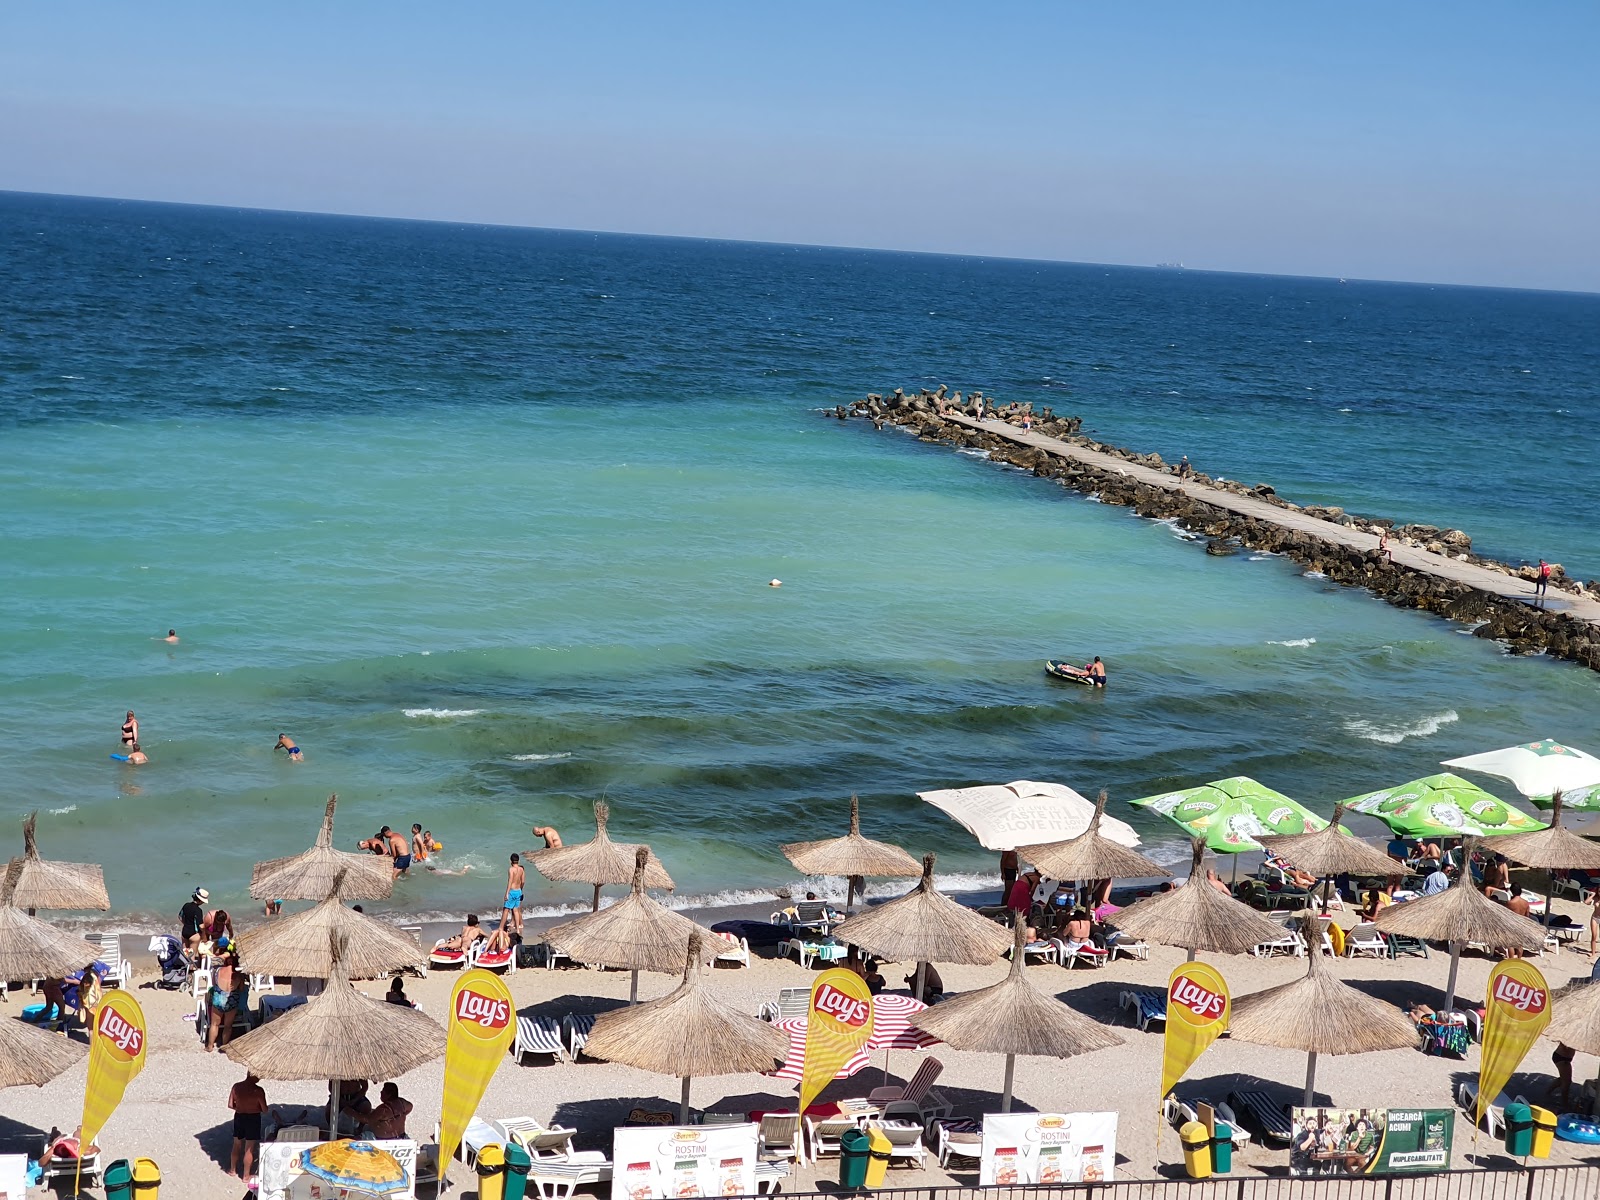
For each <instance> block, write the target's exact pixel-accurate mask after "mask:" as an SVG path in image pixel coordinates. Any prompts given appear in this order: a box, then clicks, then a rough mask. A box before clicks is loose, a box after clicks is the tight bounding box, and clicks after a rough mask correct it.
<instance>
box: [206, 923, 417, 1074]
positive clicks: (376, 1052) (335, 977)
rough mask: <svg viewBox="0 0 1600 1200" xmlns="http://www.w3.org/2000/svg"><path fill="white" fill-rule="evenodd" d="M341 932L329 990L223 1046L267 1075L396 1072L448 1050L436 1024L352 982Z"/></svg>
mask: <svg viewBox="0 0 1600 1200" xmlns="http://www.w3.org/2000/svg"><path fill="white" fill-rule="evenodd" d="M347 949H348V947H347V946H346V945H345V944H344V939H343V938H337V939H334V940H333V941H332V945H331V947H330V950H329V954H330V956H331V957H332V958H333V960H334V962H333V969H332V971H331V972H330V973H329V977H328V986H327V989H326V990H325V991H324V992H323V993H322V994H321V995H320V996H313V997H312V998H311V999H310V1000H309V1001H307V1002H306V1003H305V1004H302V1005H301V1006H300V1007H299V1008H292V1009H290V1010H289V1011H288V1012H286V1013H284V1014H283V1015H282V1016H280V1017H279V1018H278V1019H277V1020H275V1021H273V1022H271V1023H270V1024H267V1025H262V1026H259V1027H257V1028H255V1029H252V1030H251V1031H250V1032H249V1033H247V1034H245V1035H244V1036H243V1037H240V1038H236V1039H235V1040H233V1041H232V1042H229V1043H228V1044H227V1045H226V1046H224V1047H223V1053H224V1054H226V1055H227V1056H228V1057H229V1058H231V1059H232V1060H233V1061H234V1062H236V1063H239V1064H240V1065H241V1066H243V1067H246V1068H247V1069H249V1070H251V1071H253V1072H255V1074H256V1075H258V1076H260V1077H261V1078H262V1079H281V1080H294V1079H373V1080H377V1079H395V1078H398V1077H399V1076H401V1075H404V1074H405V1073H406V1072H407V1071H410V1070H412V1069H413V1068H416V1067H420V1066H421V1065H422V1064H423V1063H426V1062H431V1061H432V1060H434V1059H436V1058H438V1057H439V1056H440V1055H442V1054H443V1053H444V1048H445V1032H444V1030H443V1029H442V1028H441V1027H440V1026H439V1023H438V1022H437V1021H435V1020H434V1019H433V1018H432V1017H430V1016H428V1015H427V1014H425V1013H422V1012H419V1011H418V1010H416V1009H414V1008H404V1007H402V1006H400V1005H398V1004H390V1003H388V1002H387V1001H384V1000H373V999H370V998H369V997H366V996H363V995H362V994H361V993H360V992H358V991H356V990H355V988H353V987H351V986H350V982H349V976H348V975H347V974H346V973H345V969H344V963H343V959H344V956H345V953H346V951H347Z"/></svg>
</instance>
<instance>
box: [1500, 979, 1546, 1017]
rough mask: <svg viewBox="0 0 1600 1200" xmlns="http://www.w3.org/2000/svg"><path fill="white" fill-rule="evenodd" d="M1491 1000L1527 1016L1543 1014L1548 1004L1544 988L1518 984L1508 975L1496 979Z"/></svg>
mask: <svg viewBox="0 0 1600 1200" xmlns="http://www.w3.org/2000/svg"><path fill="white" fill-rule="evenodd" d="M1493 998H1494V999H1496V1000H1498V1001H1500V1002H1501V1003H1502V1004H1509V1005H1510V1006H1511V1007H1512V1008H1514V1009H1516V1010H1517V1011H1518V1012H1519V1013H1527V1014H1528V1015H1529V1016H1537V1015H1538V1014H1540V1013H1542V1012H1544V1010H1545V1007H1546V1006H1547V1005H1548V1004H1549V1003H1550V996H1549V994H1548V993H1547V992H1546V991H1545V989H1544V988H1542V987H1539V986H1538V985H1536V984H1527V983H1518V982H1517V981H1516V980H1515V979H1512V978H1511V976H1510V975H1500V976H1498V977H1496V979H1495V981H1494V993H1493Z"/></svg>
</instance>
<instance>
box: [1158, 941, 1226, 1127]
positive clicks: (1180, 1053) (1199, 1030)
mask: <svg viewBox="0 0 1600 1200" xmlns="http://www.w3.org/2000/svg"><path fill="white" fill-rule="evenodd" d="M1232 1006H1233V1002H1232V1001H1231V1000H1230V999H1229V998H1228V984H1227V981H1226V980H1224V979H1223V978H1222V976H1221V975H1220V974H1219V973H1218V971H1217V969H1216V968H1215V967H1212V966H1208V965H1207V964H1205V963H1202V962H1192V963H1184V964H1183V965H1182V966H1179V967H1176V968H1174V970H1173V972H1172V975H1171V976H1170V977H1169V978H1168V979H1167V1034H1166V1041H1165V1047H1164V1049H1163V1052H1162V1056H1161V1096H1162V1099H1163V1100H1164V1099H1165V1098H1166V1095H1167V1093H1168V1092H1170V1091H1171V1090H1172V1089H1173V1087H1174V1086H1176V1085H1177V1082H1178V1080H1180V1079H1182V1078H1183V1076H1184V1072H1186V1071H1187V1070H1188V1069H1189V1068H1190V1067H1192V1066H1194V1060H1195V1059H1197V1058H1199V1057H1200V1056H1201V1055H1202V1054H1204V1053H1205V1051H1206V1047H1207V1046H1209V1045H1211V1043H1212V1042H1214V1041H1216V1040H1217V1039H1218V1038H1219V1037H1221V1036H1222V1033H1223V1031H1224V1030H1226V1029H1227V1028H1228V1013H1229V1012H1230V1011H1231V1010H1232Z"/></svg>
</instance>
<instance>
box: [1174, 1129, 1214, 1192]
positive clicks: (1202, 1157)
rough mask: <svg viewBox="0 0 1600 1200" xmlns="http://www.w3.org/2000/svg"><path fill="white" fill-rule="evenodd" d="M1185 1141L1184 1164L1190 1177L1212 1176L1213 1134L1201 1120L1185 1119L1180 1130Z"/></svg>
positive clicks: (1179, 1133) (1180, 1138)
mask: <svg viewBox="0 0 1600 1200" xmlns="http://www.w3.org/2000/svg"><path fill="white" fill-rule="evenodd" d="M1178 1138H1179V1140H1181V1141H1182V1142H1183V1166H1184V1169H1185V1170H1186V1171H1188V1172H1189V1178H1190V1179H1210V1178H1211V1134H1210V1133H1209V1132H1208V1131H1207V1130H1206V1127H1205V1126H1204V1125H1202V1124H1200V1122H1199V1121H1185V1122H1184V1124H1183V1127H1182V1128H1181V1129H1179V1130H1178Z"/></svg>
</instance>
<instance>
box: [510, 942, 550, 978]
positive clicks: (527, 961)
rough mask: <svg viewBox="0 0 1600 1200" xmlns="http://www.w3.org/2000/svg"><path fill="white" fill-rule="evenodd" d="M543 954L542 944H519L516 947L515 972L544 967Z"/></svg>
mask: <svg viewBox="0 0 1600 1200" xmlns="http://www.w3.org/2000/svg"><path fill="white" fill-rule="evenodd" d="M545 953H546V951H545V947H544V945H543V943H540V944H539V945H534V946H530V945H528V943H526V942H523V943H521V944H519V945H518V946H517V970H519V971H520V970H523V969H524V968H527V967H542V966H544V960H545Z"/></svg>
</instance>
